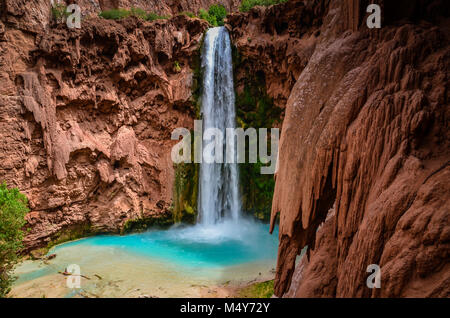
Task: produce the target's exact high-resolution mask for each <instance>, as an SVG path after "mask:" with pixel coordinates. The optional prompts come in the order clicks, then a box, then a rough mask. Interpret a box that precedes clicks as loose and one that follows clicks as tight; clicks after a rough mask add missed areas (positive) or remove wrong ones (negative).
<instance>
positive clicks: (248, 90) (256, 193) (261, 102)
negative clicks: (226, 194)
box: [233, 48, 282, 221]
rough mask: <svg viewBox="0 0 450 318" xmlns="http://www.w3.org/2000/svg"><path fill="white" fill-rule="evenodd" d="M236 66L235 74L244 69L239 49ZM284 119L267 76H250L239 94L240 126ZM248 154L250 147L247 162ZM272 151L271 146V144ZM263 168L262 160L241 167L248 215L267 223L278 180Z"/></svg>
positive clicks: (266, 124)
mask: <svg viewBox="0 0 450 318" xmlns="http://www.w3.org/2000/svg"><path fill="white" fill-rule="evenodd" d="M233 65H234V69H235V70H238V69H240V68H241V61H240V56H239V54H238V53H237V51H236V48H233ZM236 73H237V72H236V71H235V74H236ZM281 115H282V109H280V108H279V107H277V106H276V105H274V103H273V99H272V98H271V97H270V96H268V95H267V92H266V83H265V77H264V74H260V73H258V72H256V73H253V74H248V76H247V77H246V79H245V82H244V89H243V91H242V92H241V93H236V117H237V118H236V119H237V123H238V125H239V126H241V127H242V128H243V129H247V128H249V127H253V128H255V129H258V128H271V127H274V126H276V124H277V123H279V122H280V120H281ZM269 140H270V138H269ZM248 151H249V147H248V144H247V145H246V158H248ZM268 151H269V152H270V151H271V149H270V142H268ZM261 166H263V164H262V163H261V162H260V161H259V160H258V162H257V163H256V164H254V163H243V164H241V165H240V170H239V171H240V184H241V193H242V205H243V209H244V211H246V212H248V213H251V214H253V215H255V216H256V217H257V218H259V219H261V220H265V221H267V220H269V218H270V212H271V207H272V198H273V192H274V189H275V180H274V177H273V175H264V174H261Z"/></svg>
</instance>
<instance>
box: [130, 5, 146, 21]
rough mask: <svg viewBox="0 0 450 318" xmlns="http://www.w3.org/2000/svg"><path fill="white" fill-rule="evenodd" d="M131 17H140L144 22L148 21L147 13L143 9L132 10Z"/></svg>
mask: <svg viewBox="0 0 450 318" xmlns="http://www.w3.org/2000/svg"><path fill="white" fill-rule="evenodd" d="M130 15H132V16H135V17H138V18H140V19H142V20H147V16H148V14H147V12H145V10H143V9H141V8H131V10H130Z"/></svg>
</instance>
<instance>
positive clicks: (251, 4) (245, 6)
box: [239, 0, 288, 12]
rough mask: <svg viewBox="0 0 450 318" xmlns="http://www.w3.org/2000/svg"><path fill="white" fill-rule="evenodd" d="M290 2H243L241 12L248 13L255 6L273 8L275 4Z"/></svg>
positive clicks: (251, 0) (243, 0) (275, 0)
mask: <svg viewBox="0 0 450 318" xmlns="http://www.w3.org/2000/svg"><path fill="white" fill-rule="evenodd" d="M287 1H288V0H242V2H241V6H240V8H239V10H240V11H241V12H247V11H249V10H250V9H251V8H253V7H255V6H266V7H267V6H271V5H273V4H279V3H284V2H287Z"/></svg>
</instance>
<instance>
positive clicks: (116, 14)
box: [99, 9, 131, 20]
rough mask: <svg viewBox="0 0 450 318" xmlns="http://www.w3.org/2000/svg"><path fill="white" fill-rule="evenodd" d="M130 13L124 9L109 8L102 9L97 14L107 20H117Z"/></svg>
mask: <svg viewBox="0 0 450 318" xmlns="http://www.w3.org/2000/svg"><path fill="white" fill-rule="evenodd" d="M130 15H131V11H129V10H126V9H111V10H106V11H102V12H100V13H99V16H100V17H102V18H104V19H108V20H119V19H124V18H127V17H129V16H130Z"/></svg>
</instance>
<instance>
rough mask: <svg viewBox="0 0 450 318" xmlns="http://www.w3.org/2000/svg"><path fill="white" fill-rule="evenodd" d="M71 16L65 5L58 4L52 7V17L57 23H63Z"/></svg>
mask: <svg viewBox="0 0 450 318" xmlns="http://www.w3.org/2000/svg"><path fill="white" fill-rule="evenodd" d="M69 15H70V13H68V12H67V6H66V5H65V4H64V3H56V4H54V5H53V6H52V16H53V19H54V20H55V21H56V23H62V22H64V21H65V20H66V18H67V17H68V16H69Z"/></svg>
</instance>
